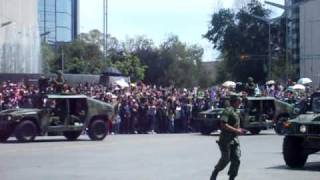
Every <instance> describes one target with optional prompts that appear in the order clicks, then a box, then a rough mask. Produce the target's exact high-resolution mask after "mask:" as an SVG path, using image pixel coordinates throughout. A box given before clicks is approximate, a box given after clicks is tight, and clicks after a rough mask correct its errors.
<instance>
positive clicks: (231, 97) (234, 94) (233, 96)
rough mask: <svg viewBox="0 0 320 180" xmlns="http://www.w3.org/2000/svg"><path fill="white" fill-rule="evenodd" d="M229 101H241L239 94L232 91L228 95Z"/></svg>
mask: <svg viewBox="0 0 320 180" xmlns="http://www.w3.org/2000/svg"><path fill="white" fill-rule="evenodd" d="M229 99H230V103H233V102H236V101H241V96H240V95H239V94H236V93H233V94H231V95H230V98H229Z"/></svg>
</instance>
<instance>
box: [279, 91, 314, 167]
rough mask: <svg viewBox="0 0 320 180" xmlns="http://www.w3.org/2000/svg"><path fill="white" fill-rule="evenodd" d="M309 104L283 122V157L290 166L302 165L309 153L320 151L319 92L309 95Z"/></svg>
mask: <svg viewBox="0 0 320 180" xmlns="http://www.w3.org/2000/svg"><path fill="white" fill-rule="evenodd" d="M310 105H311V107H309V110H308V111H306V112H305V113H304V114H300V115H299V116H297V117H296V118H294V119H290V120H289V121H288V122H287V123H285V124H284V135H285V137H284V141H283V146H282V149H283V158H284V161H285V162H286V164H287V165H288V166H289V167H290V168H300V167H303V166H304V165H305V163H306V161H307V159H308V156H309V155H310V154H313V153H316V152H318V151H320V92H316V93H314V94H313V95H312V96H311V104H310Z"/></svg>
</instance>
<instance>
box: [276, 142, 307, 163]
mask: <svg viewBox="0 0 320 180" xmlns="http://www.w3.org/2000/svg"><path fill="white" fill-rule="evenodd" d="M302 143H303V138H300V137H294V136H286V137H285V138H284V140H283V146H282V150H283V158H284V161H285V162H286V164H287V166H289V167H290V168H301V167H303V166H304V164H305V163H306V161H307V158H308V154H306V153H304V151H303V144H302Z"/></svg>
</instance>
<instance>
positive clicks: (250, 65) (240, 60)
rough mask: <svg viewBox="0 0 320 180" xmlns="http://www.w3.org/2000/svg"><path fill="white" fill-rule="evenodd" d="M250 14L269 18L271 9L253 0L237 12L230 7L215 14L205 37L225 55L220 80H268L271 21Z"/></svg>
mask: <svg viewBox="0 0 320 180" xmlns="http://www.w3.org/2000/svg"><path fill="white" fill-rule="evenodd" d="M249 14H253V15H256V16H260V17H264V18H269V15H270V11H269V10H267V9H265V8H264V7H263V5H262V4H261V3H260V1H258V0H251V2H250V3H248V4H247V5H246V6H244V7H242V8H241V9H240V10H239V11H238V12H237V13H235V12H234V11H232V10H231V9H221V10H220V11H219V12H217V13H214V14H213V15H212V18H211V22H210V25H209V29H208V32H207V33H206V34H205V35H204V37H205V38H207V39H208V40H209V41H210V42H212V43H213V44H214V48H216V49H217V50H219V51H220V52H221V54H222V56H223V59H224V60H223V62H222V63H221V65H220V66H221V68H222V69H221V72H220V73H222V74H220V73H218V74H219V77H218V80H219V81H223V80H227V79H234V80H236V81H245V80H246V79H247V77H248V76H252V77H254V78H255V79H256V80H257V81H258V82H259V81H265V80H266V75H267V72H266V65H267V54H268V48H267V47H268V24H267V23H265V22H262V21H260V20H257V19H255V18H253V17H252V16H250V15H249ZM273 31H274V29H273ZM248 69H250V71H248ZM222 75H223V76H224V77H222Z"/></svg>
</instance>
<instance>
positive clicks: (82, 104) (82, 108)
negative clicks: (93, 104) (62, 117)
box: [68, 98, 88, 126]
mask: <svg viewBox="0 0 320 180" xmlns="http://www.w3.org/2000/svg"><path fill="white" fill-rule="evenodd" d="M69 111H70V113H69V116H68V123H69V124H70V125H76V126H78V125H83V124H85V121H86V119H87V116H88V104H87V99H86V98H74V99H69Z"/></svg>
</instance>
